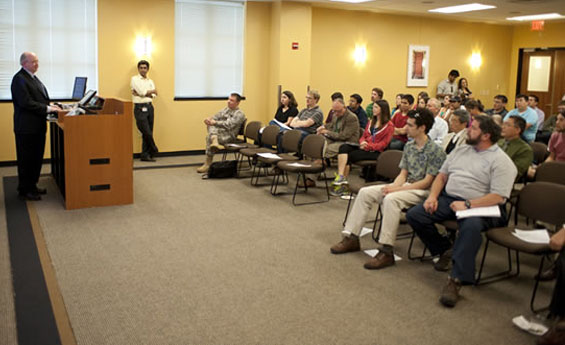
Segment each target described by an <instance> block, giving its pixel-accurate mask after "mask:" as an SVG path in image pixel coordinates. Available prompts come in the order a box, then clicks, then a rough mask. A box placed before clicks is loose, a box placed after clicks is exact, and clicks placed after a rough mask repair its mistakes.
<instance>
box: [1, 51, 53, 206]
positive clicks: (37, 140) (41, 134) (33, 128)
mask: <svg viewBox="0 0 565 345" xmlns="http://www.w3.org/2000/svg"><path fill="white" fill-rule="evenodd" d="M20 65H21V66H22V68H21V69H20V70H19V71H18V73H16V74H15V75H14V78H13V79H12V86H11V91H12V101H13V103H14V134H15V136H16V155H17V160H18V193H19V197H20V199H22V200H41V196H40V194H45V193H46V192H47V191H46V190H45V189H43V188H38V187H37V181H38V180H39V175H40V173H41V164H42V163H43V153H44V150H45V132H46V130H47V122H46V117H47V114H48V113H53V112H57V111H61V108H59V107H58V106H56V105H49V94H48V93H47V88H45V85H43V83H41V81H39V79H38V78H37V76H36V75H35V73H36V72H37V69H38V68H39V59H38V58H37V56H36V55H35V54H34V53H31V52H24V53H23V54H22V55H21V56H20Z"/></svg>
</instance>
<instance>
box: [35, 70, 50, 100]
mask: <svg viewBox="0 0 565 345" xmlns="http://www.w3.org/2000/svg"><path fill="white" fill-rule="evenodd" d="M33 80H34V81H35V83H36V84H37V87H38V88H39V90H41V93H42V94H43V96H45V97H46V98H47V90H46V89H45V86H44V85H43V83H42V82H41V81H40V80H39V78H38V77H37V76H35V75H34V76H33Z"/></svg>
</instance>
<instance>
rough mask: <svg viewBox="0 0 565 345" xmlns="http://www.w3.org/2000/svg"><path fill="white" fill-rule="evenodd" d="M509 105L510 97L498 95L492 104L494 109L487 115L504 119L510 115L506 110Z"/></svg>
mask: <svg viewBox="0 0 565 345" xmlns="http://www.w3.org/2000/svg"><path fill="white" fill-rule="evenodd" d="M507 103H508V97H506V96H504V95H496V96H494V102H493V104H492V109H489V110H487V111H486V114H487V115H491V116H492V115H500V116H502V117H504V116H506V114H508V110H506V104H507Z"/></svg>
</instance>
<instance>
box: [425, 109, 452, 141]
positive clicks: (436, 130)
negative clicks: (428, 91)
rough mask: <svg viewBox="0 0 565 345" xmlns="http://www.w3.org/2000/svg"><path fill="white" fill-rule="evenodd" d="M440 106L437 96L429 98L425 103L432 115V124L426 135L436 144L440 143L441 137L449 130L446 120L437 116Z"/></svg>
mask: <svg viewBox="0 0 565 345" xmlns="http://www.w3.org/2000/svg"><path fill="white" fill-rule="evenodd" d="M440 107H441V103H440V102H439V101H438V99H437V98H430V100H429V101H428V104H427V108H428V110H429V111H431V112H432V114H433V115H434V125H433V126H432V128H431V129H430V131H429V132H428V136H429V137H430V139H432V140H433V141H434V142H435V143H436V144H438V145H441V142H442V141H443V138H444V137H445V136H446V135H447V132H448V131H449V126H448V124H447V121H445V120H444V119H442V118H441V117H440V116H439V110H440ZM452 117H453V116H452Z"/></svg>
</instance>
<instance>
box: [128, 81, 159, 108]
mask: <svg viewBox="0 0 565 345" xmlns="http://www.w3.org/2000/svg"><path fill="white" fill-rule="evenodd" d="M130 87H131V89H132V91H133V90H135V92H137V94H138V95H145V94H146V93H147V91H149V90H155V84H154V83H153V80H151V79H149V78H143V77H142V76H141V75H140V74H138V75H134V76H133V77H131V83H130ZM155 97H156V96H155V95H151V97H140V96H136V95H132V101H133V103H151V101H153V98H155Z"/></svg>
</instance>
